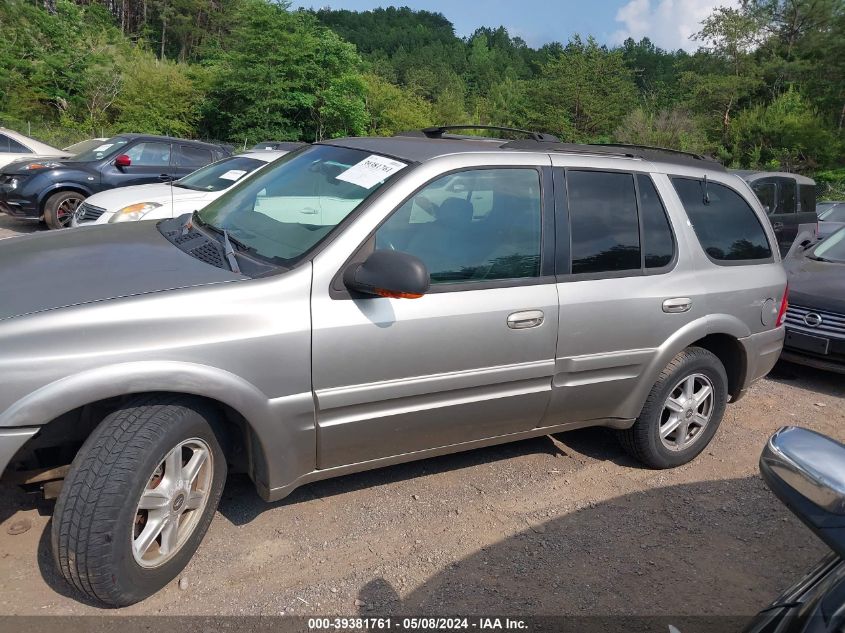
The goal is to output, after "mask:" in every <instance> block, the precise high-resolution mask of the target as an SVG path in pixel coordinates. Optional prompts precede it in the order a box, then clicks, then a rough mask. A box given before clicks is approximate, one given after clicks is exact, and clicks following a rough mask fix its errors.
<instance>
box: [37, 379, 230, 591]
mask: <svg viewBox="0 0 845 633" xmlns="http://www.w3.org/2000/svg"><path fill="white" fill-rule="evenodd" d="M216 424H217V422H216V414H215V411H214V409H213V408H211V407H210V406H209V405H208V404H207V403H205V402H203V401H202V400H200V399H196V398H191V397H184V396H177V395H173V394H150V395H145V396H141V397H138V398H136V399H135V400H133V401H131V402H129V403H128V404H126V405H125V406H123V407H121V408H120V409H118V410H117V411H114V412H113V413H111V414H110V415H108V416H107V417H106V418H105V419H104V420H103V421H102V422H101V423H100V425H99V426H98V427H97V428H96V429H95V430H94V432H93V433H92V434H91V436H90V437H89V438H88V439H87V440H86V442H85V444H84V445H83V446H82V448H81V449H80V450H79V453H78V454H77V455H76V458H75V459H74V460H73V464H72V465H71V468H70V472H69V473H68V475H67V478H66V479H65V482H64V485H63V487H62V491H61V493H60V494H59V498H58V500H57V502H56V509H55V513H54V515H53V528H52V546H53V555H54V558H55V561H56V564H57V566H58V568H59V571H60V572H61V575H62V576H63V577H64V578H65V579H66V580H67V581H68V582H69V583H70V584H72V585H73V586H74V587H76V588H77V589H78V590H79V591H81V592H83V593H85V594H86V595H87V596H89V597H90V598H91V599H93V600H94V601H96V602H99V603H102V604H104V605H106V606H112V607H121V606H127V605H130V604H134V603H136V602H138V601H140V600H143V599H144V598H147V597H148V596H150V595H152V594H153V593H155V592H156V591H158V590H159V589H161V588H162V587H164V586H165V585H166V584H167V583H168V582H170V581H171V580H173V578H174V577H175V576H176V575H177V574H179V572H181V571H182V569H183V568H184V567H185V565H186V564H187V563H188V561H189V560H190V559H191V556H192V555H193V554H194V552H195V551H196V549H197V547H199V544H200V542H201V541H202V538H203V537H204V536H205V532H206V530H207V529H208V526H209V524H210V523H211V520H212V518H213V516H214V512H215V510H216V508H217V504H218V502H219V501H220V496H221V494H222V492H223V485H224V483H225V481H226V470H227V468H226V461H225V456H224V453H223V450H222V449H221V447H220V440H219V439H218V438H219V435H220V434H219V432H215V429H214V427H215V426H216ZM189 438H190V439H191V440H192V441H193V440H195V439H197V438H198V439H199V440H201V441H202V442H203V443H205V445H207V447H208V448H209V450H210V454H211V458H212V463H211V466H210V467H209V471H210V484H209V485H208V486H207V489H208V493H207V495H206V497H205V498H206V501H205V506H204V507H203V508H202V510H199V509H198V510H196V512H197V515H196V517H197V518H196V520H195V523H194V527H193V531H192V532H188V533H189V534H190V535H189V536H188V535H187V534H186V538H185V540H184V542H183V543H182V544H181V546H178V547H176V548H174V552H175V553H174V554H172V555H171V557H170V558H169V559H167V560H166V562H163V563H162V564H161V565H160V566H158V567H152V568H145V567H142V566H141V565H140V564H139V563H138V562H137V561H136V559H135V556H134V555H133V548H132V543H133V538H135V536H136V535H135V534H134V532H133V530H135V529H136V527H135V525H136V524H137V523H138V521H137V512H138V510H137V508H138V503H139V500H140V497H141V493H142V491H144V489H145V487H146V486H147V484H148V482H150V478H151V474H152V473H153V472H154V471H156V468H157V467H158V466H159V465H160V464H161V463H162V460H163V459H164V457H165V456H166V455H167V454H168V453H170V452H171V449H173V448H174V447H177V446H178V445H179V444H180V443H182V442H185V441H186V440H188V439H189ZM180 506H181V503H180ZM174 507H176V509H178V506H174ZM183 516H184V515H183Z"/></svg>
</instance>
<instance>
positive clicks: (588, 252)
mask: <svg viewBox="0 0 845 633" xmlns="http://www.w3.org/2000/svg"><path fill="white" fill-rule="evenodd" d="M566 189H567V195H568V201H569V217H570V226H571V231H572V273H573V274H576V275H577V274H582V273H602V272H616V271H626V270H639V269H640V268H641V266H642V263H641V256H640V229H639V221H638V218H637V192H636V189H635V188H634V176H633V174H625V173H612V172H599V171H577V170H567V172H566Z"/></svg>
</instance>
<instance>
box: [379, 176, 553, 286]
mask: <svg viewBox="0 0 845 633" xmlns="http://www.w3.org/2000/svg"><path fill="white" fill-rule="evenodd" d="M541 215H542V211H541V192H540V174H539V172H538V171H537V170H535V169H530V168H515V169H507V168H502V169H476V170H468V171H461V172H457V173H454V174H450V175H447V176H443V177H441V178H438V179H437V180H434V181H432V182H431V183H429V184H428V185H426V186H425V187H424V188H423V189H421V190H420V191H419V192H418V193H417V194H415V195H414V196H413V197H412V198H411V199H410V200H408V201H407V202H405V204H403V205H402V206H401V207H399V208H398V209H397V210H396V211H395V212H394V213H393V215H392V216H391V217H390V218H389V219H388V220H387V222H385V223H384V224H383V225H382V226H381V228H379V229H378V231H377V232H376V236H375V237H376V248H377V249H393V250H398V251H403V252H406V253H409V254H411V255H415V256H416V257H419V258H420V259H421V260H422V261H423V262H424V263H425V265H426V267H427V268H428V271H429V274H430V275H431V283H432V284H448V283H467V282H484V281H494V280H501V279H524V278H528V277H537V276H539V274H540V243H541V230H540V221H541Z"/></svg>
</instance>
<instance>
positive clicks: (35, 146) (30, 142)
mask: <svg viewBox="0 0 845 633" xmlns="http://www.w3.org/2000/svg"><path fill="white" fill-rule="evenodd" d="M0 134H5V135H6V136H8V137H10V138H12V139H14V140H15V141H17V142H18V143H20V144H21V145H24V146H26V147H28V148H29V149H31V150H32V151H33V152H34V153H35V154H47V155H48V156H65V155H67V152H64V151H62V150H60V149H58V148H57V147H53V146H52V145H47V143H42V142H41V141H36V140H35V139H34V138H30V137H28V136H24V135H23V134H21V133H20V132H15V131H14V130H10V129H8V128H5V127H0Z"/></svg>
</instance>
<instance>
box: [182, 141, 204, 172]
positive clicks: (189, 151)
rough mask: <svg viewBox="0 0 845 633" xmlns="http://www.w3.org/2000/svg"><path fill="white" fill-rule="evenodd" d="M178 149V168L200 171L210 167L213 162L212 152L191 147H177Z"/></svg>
mask: <svg viewBox="0 0 845 633" xmlns="http://www.w3.org/2000/svg"><path fill="white" fill-rule="evenodd" d="M176 147H177V148H176V166H177V167H184V168H187V169H199V168H200V167H203V166H205V165H208V164H209V163H210V162H211V160H212V156H211V150H208V149H202V148H199V147H191V146H190V145H177V146H176Z"/></svg>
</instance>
